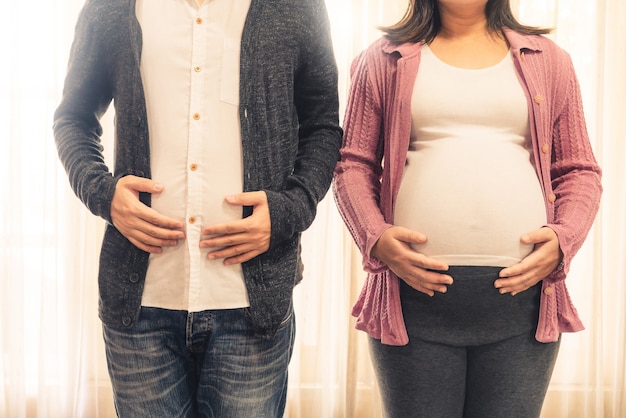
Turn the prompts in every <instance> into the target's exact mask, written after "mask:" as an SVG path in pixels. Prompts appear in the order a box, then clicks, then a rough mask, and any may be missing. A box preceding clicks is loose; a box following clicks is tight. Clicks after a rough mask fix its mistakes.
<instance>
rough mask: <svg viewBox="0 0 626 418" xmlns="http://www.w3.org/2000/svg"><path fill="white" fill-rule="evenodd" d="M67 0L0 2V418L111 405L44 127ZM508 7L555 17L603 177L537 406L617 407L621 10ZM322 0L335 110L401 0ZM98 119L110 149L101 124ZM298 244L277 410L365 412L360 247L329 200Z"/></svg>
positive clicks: (625, 157) (72, 207)
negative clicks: (573, 328)
mask: <svg viewBox="0 0 626 418" xmlns="http://www.w3.org/2000/svg"><path fill="white" fill-rule="evenodd" d="M82 2H83V0H48V1H46V2H36V3H32V2H31V3H28V2H17V1H10V2H6V3H3V4H2V5H1V6H0V51H2V59H1V61H0V280H1V281H0V417H17V418H21V417H50V418H60V417H63V418H65V417H107V418H108V417H112V416H115V413H114V408H113V405H112V400H111V389H110V383H109V380H108V375H107V373H106V365H105V360H104V353H103V346H102V338H101V335H100V332H101V331H100V323H99V320H98V318H97V285H96V280H95V277H96V272H97V258H98V251H99V244H100V240H101V236H102V229H103V222H102V221H101V220H99V219H97V218H95V217H94V216H92V215H90V214H89V213H87V211H86V210H85V209H84V208H83V207H82V205H81V204H80V202H78V200H77V199H76V198H75V197H74V196H73V194H72V193H71V191H70V189H69V186H68V182H67V179H66V176H65V173H64V172H63V170H62V168H61V166H60V164H59V163H58V161H57V157H56V151H55V149H54V144H53V139H52V135H51V121H52V113H53V111H54V108H55V107H56V105H57V104H58V101H59V98H60V90H61V85H62V80H63V76H64V73H65V65H66V62H67V54H68V50H69V45H70V42H71V39H72V35H73V27H74V23H75V20H76V16H77V13H78V10H79V8H80V7H81V6H82ZM512 3H514V7H515V9H516V11H518V12H519V16H520V18H521V20H522V21H524V22H525V23H530V24H535V25H547V26H554V27H556V29H557V30H556V32H555V33H554V35H552V36H553V39H555V41H557V42H558V43H559V44H560V45H562V46H563V47H564V48H565V49H567V50H568V51H569V52H570V54H571V55H572V58H573V60H574V64H575V66H576V69H577V71H578V75H579V78H580V81H581V87H582V90H583V95H584V100H585V107H586V114H587V120H588V125H589V132H590V135H591V138H592V141H593V144H594V149H595V151H596V155H597V157H598V159H599V161H600V163H601V165H602V167H603V169H604V173H605V176H604V181H603V183H604V187H605V193H604V196H603V204H602V209H601V213H600V214H599V216H598V218H597V221H596V225H595V228H594V230H593V231H592V234H591V235H590V236H589V239H588V240H587V243H586V244H585V246H584V248H583V250H581V252H580V253H579V255H578V256H577V258H576V260H575V264H574V266H573V267H572V273H571V274H570V277H569V278H568V283H569V286H570V289H571V292H572V297H573V299H574V301H575V303H576V305H577V307H578V309H579V312H580V314H581V316H582V318H583V320H584V322H585V324H586V325H587V330H586V331H583V332H581V333H577V334H573V335H565V336H564V338H563V344H562V348H561V353H560V356H559V360H558V363H557V368H556V370H555V374H554V377H553V381H552V384H551V386H550V390H549V393H548V397H547V400H546V405H545V408H544V414H543V415H544V416H545V417H550V418H552V417H574V418H578V417H580V418H600V417H606V418H618V417H624V416H626V394H625V393H624V391H625V375H626V370H625V367H626V362H625V361H624V360H625V358H624V349H625V343H626V341H625V338H626V332H625V330H626V326H625V323H624V322H625V312H624V302H625V295H626V292H625V287H624V286H625V284H624V281H625V279H626V261H625V257H624V254H626V248H625V247H626V245H625V244H626V238H625V237H626V222H625V215H624V213H626V193H625V191H626V190H625V187H626V169H625V168H624V161H626V142H625V141H624V140H623V139H624V138H625V137H626V122H625V121H626V117H625V116H624V115H625V112H626V81H625V79H626V77H625V75H626V58H625V54H624V51H626V30H625V29H624V22H626V10H625V5H624V2H623V0H604V1H603V0H562V1H559V0H517V1H515V0H514V1H513V2H512ZM327 5H328V9H329V14H330V17H331V21H332V27H333V37H334V43H335V54H336V56H337V62H338V65H339V73H340V97H341V103H342V105H343V104H345V99H346V93H347V89H348V85H349V78H348V72H349V65H350V62H351V61H352V58H353V57H354V56H355V55H356V54H357V53H358V52H359V51H361V50H362V49H363V48H365V47H366V46H367V45H368V44H369V43H370V42H372V41H373V40H374V39H375V38H377V37H378V36H379V35H378V32H377V31H376V29H375V27H376V26H377V25H380V24H389V23H392V22H394V21H396V20H397V19H398V18H399V17H400V16H401V15H402V13H403V12H404V9H405V7H406V0H328V1H327ZM341 113H343V107H342V111H341ZM107 119H110V115H108V116H107ZM105 125H106V126H107V127H109V129H108V136H107V137H106V138H105V146H106V152H107V153H108V154H109V155H110V153H111V146H110V144H111V137H110V133H111V129H110V121H108V122H106V123H105ZM109 160H110V159H109ZM303 245H304V262H305V279H304V281H303V283H302V284H301V285H299V286H298V288H297V289H296V294H295V298H296V313H297V327H298V330H297V342H296V348H295V352H294V358H293V361H292V363H291V366H290V384H289V393H288V407H287V413H286V416H287V417H289V418H309V417H315V418H340V417H354V418H369V417H372V418H377V417H380V416H381V413H380V400H379V397H378V393H377V388H376V383H375V379H374V376H373V373H372V370H371V366H370V363H369V357H368V353H367V347H366V344H365V337H364V335H363V334H362V333H360V332H356V331H354V330H353V323H354V321H353V319H352V318H351V317H350V315H349V313H350V308H351V306H352V303H353V302H354V300H355V299H356V296H357V294H358V291H359V290H360V286H361V282H362V280H363V273H362V271H361V267H360V256H359V255H358V252H357V251H356V250H355V247H354V245H353V244H352V240H351V238H350V237H349V236H348V234H347V233H346V230H345V228H344V226H343V223H342V222H341V220H340V219H339V216H338V215H337V212H336V209H335V207H334V203H333V202H332V198H331V197H330V195H329V196H328V197H327V198H326V199H325V200H324V201H323V202H322V204H321V205H320V207H319V213H318V217H317V219H316V221H315V223H314V224H313V226H312V227H311V228H310V229H309V230H308V231H307V232H306V233H305V234H304V238H303ZM520 401H523V400H520Z"/></svg>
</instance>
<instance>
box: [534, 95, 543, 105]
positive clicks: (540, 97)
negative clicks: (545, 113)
mask: <svg viewBox="0 0 626 418" xmlns="http://www.w3.org/2000/svg"><path fill="white" fill-rule="evenodd" d="M542 102H543V96H542V95H540V94H538V95H536V96H535V103H537V104H541V103H542Z"/></svg>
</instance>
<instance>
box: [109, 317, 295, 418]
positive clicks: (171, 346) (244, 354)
mask: <svg viewBox="0 0 626 418" xmlns="http://www.w3.org/2000/svg"><path fill="white" fill-rule="evenodd" d="M103 332H104V340H105V346H106V355H107V361H108V368H109V375H110V377H111V381H112V383H113V392H114V397H115V407H116V410H117V413H118V415H119V416H120V417H122V418H126V417H129V418H138V417H167V418H175V417H181V418H182V417H185V418H192V417H193V418H195V417H211V418H243V417H245V418H250V417H259V418H265V417H267V418H273V417H282V415H283V412H284V409H285V401H286V393H287V367H288V364H289V361H290V358H291V354H292V349H293V341H294V336H295V318H294V314H293V310H292V309H290V310H289V314H288V315H287V317H286V318H285V319H284V321H283V322H282V323H281V325H280V328H279V330H278V333H277V334H276V335H275V337H274V338H272V339H267V338H262V337H260V336H259V335H258V333H255V331H254V329H253V327H252V324H251V321H250V320H249V318H248V316H247V313H246V310H244V309H232V310H219V311H203V312H198V313H188V312H186V311H172V310H166V309H159V308H146V307H142V308H141V313H140V315H139V321H138V322H137V324H136V325H135V327H134V328H132V329H130V330H118V329H113V328H110V327H107V326H106V325H103Z"/></svg>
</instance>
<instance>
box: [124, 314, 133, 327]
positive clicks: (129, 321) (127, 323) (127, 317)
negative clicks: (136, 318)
mask: <svg viewBox="0 0 626 418" xmlns="http://www.w3.org/2000/svg"><path fill="white" fill-rule="evenodd" d="M132 323H133V320H132V319H131V318H130V316H125V317H124V318H122V325H124V326H125V327H129V326H130V325H131V324H132Z"/></svg>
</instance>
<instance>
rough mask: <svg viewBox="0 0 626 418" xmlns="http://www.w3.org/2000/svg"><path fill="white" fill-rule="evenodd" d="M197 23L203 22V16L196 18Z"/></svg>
mask: <svg viewBox="0 0 626 418" xmlns="http://www.w3.org/2000/svg"><path fill="white" fill-rule="evenodd" d="M196 23H197V24H198V25H201V24H202V18H201V17H197V18H196Z"/></svg>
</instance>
